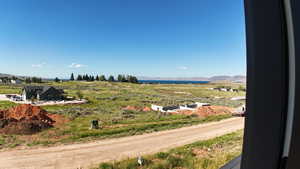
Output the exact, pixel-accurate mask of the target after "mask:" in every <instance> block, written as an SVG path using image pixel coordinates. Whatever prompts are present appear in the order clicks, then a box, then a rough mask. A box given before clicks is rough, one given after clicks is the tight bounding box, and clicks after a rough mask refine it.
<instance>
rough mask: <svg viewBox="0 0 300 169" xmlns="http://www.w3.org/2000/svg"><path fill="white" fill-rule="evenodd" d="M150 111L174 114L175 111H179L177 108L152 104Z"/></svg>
mask: <svg viewBox="0 0 300 169" xmlns="http://www.w3.org/2000/svg"><path fill="white" fill-rule="evenodd" d="M151 109H152V110H154V111H160V112H174V111H175V110H178V109H179V106H157V105H154V104H152V105H151Z"/></svg>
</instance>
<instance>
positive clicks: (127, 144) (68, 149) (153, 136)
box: [0, 118, 244, 169]
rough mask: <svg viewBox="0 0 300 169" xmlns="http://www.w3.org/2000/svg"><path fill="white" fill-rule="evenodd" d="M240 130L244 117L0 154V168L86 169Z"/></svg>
mask: <svg viewBox="0 0 300 169" xmlns="http://www.w3.org/2000/svg"><path fill="white" fill-rule="evenodd" d="M243 127H244V119H243V118H231V119H227V120H223V121H220V122H212V123H207V124H201V125H196V126H191V127H185V128H180V129H174V130H168V131H162V132H156V133H150V134H144V135H137V136H130V137H124V138H117V139H109V140H102V141H97V142H93V143H83V144H73V145H62V146H58V147H49V148H39V149H30V150H12V151H7V152H0V169H77V168H80V167H82V168H89V167H90V166H94V165H95V164H99V163H100V162H104V161H111V160H120V159H126V158H128V157H136V156H139V155H143V154H151V153H155V152H159V151H165V150H168V149H170V148H174V147H178V146H182V145H185V144H190V143H193V142H196V141H199V140H206V139H210V138H213V137H216V136H221V135H224V134H227V133H230V132H233V131H236V130H238V129H242V128H243Z"/></svg>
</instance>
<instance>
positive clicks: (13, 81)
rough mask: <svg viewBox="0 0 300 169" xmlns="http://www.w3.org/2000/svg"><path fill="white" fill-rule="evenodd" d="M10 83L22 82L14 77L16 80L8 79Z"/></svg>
mask: <svg viewBox="0 0 300 169" xmlns="http://www.w3.org/2000/svg"><path fill="white" fill-rule="evenodd" d="M10 83H11V84H21V83H22V82H21V80H18V79H16V80H10Z"/></svg>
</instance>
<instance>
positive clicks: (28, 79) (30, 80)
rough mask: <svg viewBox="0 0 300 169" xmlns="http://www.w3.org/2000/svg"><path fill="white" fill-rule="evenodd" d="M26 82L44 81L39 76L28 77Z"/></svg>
mask: <svg viewBox="0 0 300 169" xmlns="http://www.w3.org/2000/svg"><path fill="white" fill-rule="evenodd" d="M25 83H43V81H42V78H39V77H31V78H30V77H27V78H26V79H25Z"/></svg>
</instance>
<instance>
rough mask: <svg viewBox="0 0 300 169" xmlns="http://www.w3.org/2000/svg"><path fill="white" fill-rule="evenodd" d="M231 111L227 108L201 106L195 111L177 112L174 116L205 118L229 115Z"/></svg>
mask: <svg viewBox="0 0 300 169" xmlns="http://www.w3.org/2000/svg"><path fill="white" fill-rule="evenodd" d="M231 113H232V110H231V108H229V107H225V106H201V107H199V108H197V109H196V110H194V111H192V110H179V111H177V112H176V114H185V115H192V114H194V115H198V116H200V117H207V116H211V115H221V114H231Z"/></svg>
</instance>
